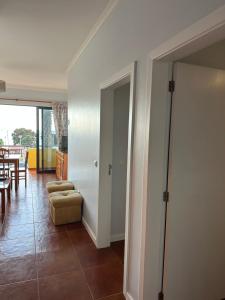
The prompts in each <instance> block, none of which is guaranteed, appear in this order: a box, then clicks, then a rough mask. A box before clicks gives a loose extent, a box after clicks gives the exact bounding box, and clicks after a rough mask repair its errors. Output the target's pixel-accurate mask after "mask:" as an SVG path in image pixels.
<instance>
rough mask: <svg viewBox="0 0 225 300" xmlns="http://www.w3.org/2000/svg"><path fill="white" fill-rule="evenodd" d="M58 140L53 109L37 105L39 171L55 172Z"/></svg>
mask: <svg viewBox="0 0 225 300" xmlns="http://www.w3.org/2000/svg"><path fill="white" fill-rule="evenodd" d="M56 148H57V140H56V133H55V126H54V120H53V111H52V108H49V107H37V172H38V173H44V172H54V171H55V157H56Z"/></svg>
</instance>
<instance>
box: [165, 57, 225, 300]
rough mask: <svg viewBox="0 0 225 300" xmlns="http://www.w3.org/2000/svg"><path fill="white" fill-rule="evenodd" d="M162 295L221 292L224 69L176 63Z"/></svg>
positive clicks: (224, 268)
mask: <svg viewBox="0 0 225 300" xmlns="http://www.w3.org/2000/svg"><path fill="white" fill-rule="evenodd" d="M175 82H176V86H175V93H174V98H173V101H174V104H173V117H172V140H171V156H170V176H169V192H170V199H169V203H168V223H167V224H168V225H167V242H166V257H165V259H166V260H165V281H164V293H165V299H166V300H214V299H215V300H221V299H223V298H225V71H222V70H216V69H210V68H204V67H199V66H193V65H186V64H181V63H178V64H176V65H175Z"/></svg>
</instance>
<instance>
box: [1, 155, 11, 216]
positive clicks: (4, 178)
mask: <svg viewBox="0 0 225 300" xmlns="http://www.w3.org/2000/svg"><path fill="white" fill-rule="evenodd" d="M4 158H5V156H4V155H0V159H2V160H3V162H2V163H1V165H2V169H1V170H0V193H1V210H2V214H4V213H5V198H6V197H5V194H6V193H7V200H8V201H10V199H11V191H10V189H11V178H10V177H9V171H7V170H6V167H5V164H6V163H5V162H4Z"/></svg>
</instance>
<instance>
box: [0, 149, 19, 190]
mask: <svg viewBox="0 0 225 300" xmlns="http://www.w3.org/2000/svg"><path fill="white" fill-rule="evenodd" d="M20 158H21V155H19V154H18V155H17V154H11V155H9V156H7V157H4V158H0V164H1V163H5V164H10V165H11V164H13V165H14V170H15V190H16V191H17V190H18V185H19V172H18V170H19V162H20Z"/></svg>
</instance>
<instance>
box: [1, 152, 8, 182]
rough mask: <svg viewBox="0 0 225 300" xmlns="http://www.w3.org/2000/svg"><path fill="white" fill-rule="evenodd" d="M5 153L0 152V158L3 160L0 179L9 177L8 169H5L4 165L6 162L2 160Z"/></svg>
mask: <svg viewBox="0 0 225 300" xmlns="http://www.w3.org/2000/svg"><path fill="white" fill-rule="evenodd" d="M4 158H5V155H4V154H0V159H2V160H3V162H1V169H0V180H1V181H2V180H6V179H7V178H9V170H7V169H6V167H5V165H6V164H8V163H6V162H5V161H4Z"/></svg>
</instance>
